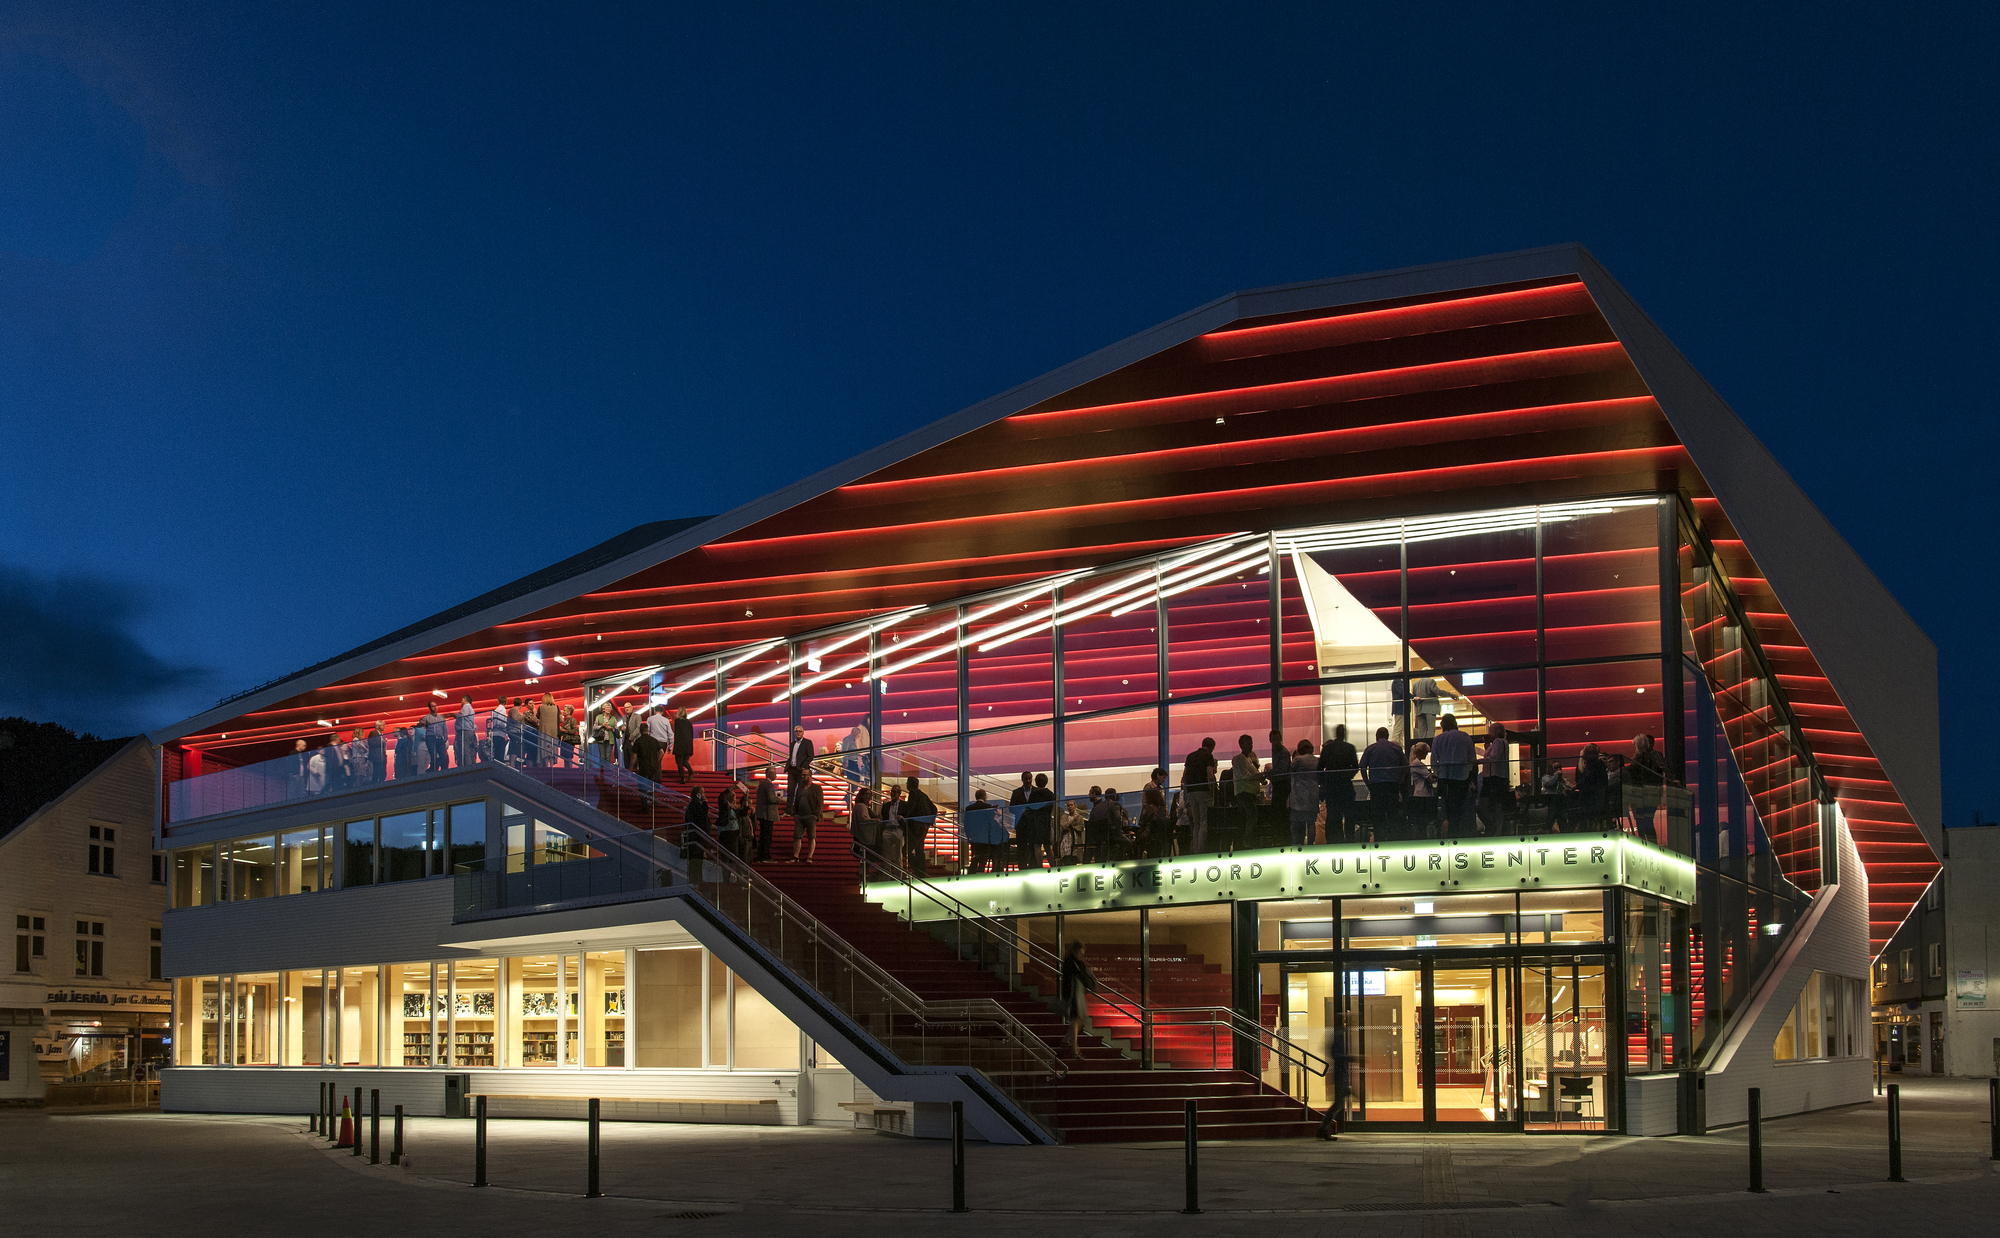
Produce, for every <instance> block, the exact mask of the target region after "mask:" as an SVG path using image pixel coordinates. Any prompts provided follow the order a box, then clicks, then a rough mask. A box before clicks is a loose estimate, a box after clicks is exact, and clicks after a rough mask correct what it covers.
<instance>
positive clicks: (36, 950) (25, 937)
mask: <svg viewBox="0 0 2000 1238" xmlns="http://www.w3.org/2000/svg"><path fill="white" fill-rule="evenodd" d="M48 923H49V922H48V917H47V916H41V915H36V914H35V913H34V912H32V911H29V912H23V913H21V914H20V915H17V916H15V917H14V970H15V971H34V970H36V969H37V968H39V967H40V966H41V965H42V959H43V958H45V957H46V956H47V953H48V946H47V942H48V938H47V936H46V935H45V934H46V933H47V931H48Z"/></svg>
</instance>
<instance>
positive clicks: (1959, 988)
mask: <svg viewBox="0 0 2000 1238" xmlns="http://www.w3.org/2000/svg"><path fill="white" fill-rule="evenodd" d="M1952 992H1953V994H1954V995H1955V996H1956V997H1957V998H1958V1008H1959V1009H1960V1010H1984V1009H1986V973H1985V972H1983V971H1961V972H1959V973H1958V977H1957V982H1956V983H1955V984H1953V985H1952Z"/></svg>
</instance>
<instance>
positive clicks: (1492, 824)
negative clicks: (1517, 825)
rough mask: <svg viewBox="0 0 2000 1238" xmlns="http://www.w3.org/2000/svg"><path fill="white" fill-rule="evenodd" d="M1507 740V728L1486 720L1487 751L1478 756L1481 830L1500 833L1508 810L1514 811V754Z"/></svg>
mask: <svg viewBox="0 0 2000 1238" xmlns="http://www.w3.org/2000/svg"><path fill="white" fill-rule="evenodd" d="M1510 749H1511V746H1510V745H1509V744H1508V742H1507V728H1506V727H1504V726H1502V725H1500V724H1499V723H1498V722H1489V723H1487V724H1486V751H1485V752H1483V753H1481V754H1480V758H1479V821H1480V832H1481V833H1482V834H1499V833H1502V832H1503V831H1504V830H1505V829H1506V825H1507V814H1509V813H1511V812H1513V811H1514V779H1513V778H1512V777H1511V773H1512V769H1513V756H1512V753H1511V750H1510Z"/></svg>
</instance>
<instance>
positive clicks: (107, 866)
mask: <svg viewBox="0 0 2000 1238" xmlns="http://www.w3.org/2000/svg"><path fill="white" fill-rule="evenodd" d="M117 841H118V831H117V830H116V829H113V828H112V827H111V826H108V825H93V826H91V827H90V871H91V872H93V873H99V874H102V875H103V876H106V877H113V876H116V875H117V872H116V869H115V868H114V865H113V861H114V860H115V859H116V858H117V856H116V850H117V849H116V848H115V847H113V846H112V844H113V843H115V842H117Z"/></svg>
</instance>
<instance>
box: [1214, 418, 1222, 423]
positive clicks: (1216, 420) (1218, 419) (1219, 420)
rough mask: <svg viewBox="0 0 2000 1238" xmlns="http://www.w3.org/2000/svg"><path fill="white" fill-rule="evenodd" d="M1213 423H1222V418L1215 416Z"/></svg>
mask: <svg viewBox="0 0 2000 1238" xmlns="http://www.w3.org/2000/svg"><path fill="white" fill-rule="evenodd" d="M1215 424H1216V425H1221V424H1222V418H1220V417H1217V418H1216V419H1215Z"/></svg>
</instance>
